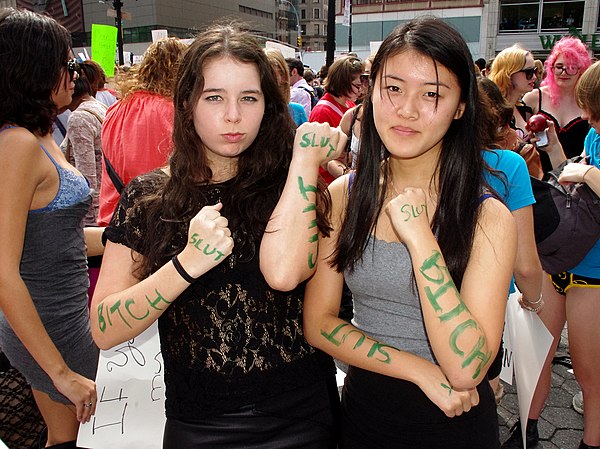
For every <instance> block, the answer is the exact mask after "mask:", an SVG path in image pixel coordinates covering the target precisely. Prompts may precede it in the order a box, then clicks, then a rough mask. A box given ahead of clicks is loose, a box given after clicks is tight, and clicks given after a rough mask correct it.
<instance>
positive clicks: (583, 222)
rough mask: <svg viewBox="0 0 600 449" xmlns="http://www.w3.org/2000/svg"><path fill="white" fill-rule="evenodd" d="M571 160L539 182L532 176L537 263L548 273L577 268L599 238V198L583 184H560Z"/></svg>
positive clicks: (577, 159) (578, 159) (579, 158)
mask: <svg viewBox="0 0 600 449" xmlns="http://www.w3.org/2000/svg"><path fill="white" fill-rule="evenodd" d="M581 160H582V158H581V157H580V156H578V157H575V158H572V159H569V160H567V161H566V162H564V163H563V164H561V165H560V166H559V167H557V168H556V169H555V170H552V171H551V172H549V173H548V179H547V180H545V181H540V180H539V179H536V178H534V177H531V178H530V179H531V187H532V189H533V195H534V196H535V201H536V202H535V204H534V205H533V218H534V232H535V243H536V246H537V250H538V254H539V257H540V262H541V263H542V267H543V268H544V271H546V273H548V274H558V273H562V272H564V271H569V270H570V269H572V268H574V267H575V266H577V265H578V264H579V263H580V262H581V261H582V260H583V259H584V258H585V256H586V255H587V253H588V252H589V251H590V250H591V249H592V247H593V246H594V245H595V244H596V241H597V240H598V237H600V198H598V195H596V194H595V193H594V191H593V190H592V189H591V188H590V187H589V186H588V185H586V184H585V183H570V184H566V185H561V184H559V183H558V177H559V176H560V173H561V172H562V170H563V168H564V167H565V165H567V164H569V163H571V162H579V161H581Z"/></svg>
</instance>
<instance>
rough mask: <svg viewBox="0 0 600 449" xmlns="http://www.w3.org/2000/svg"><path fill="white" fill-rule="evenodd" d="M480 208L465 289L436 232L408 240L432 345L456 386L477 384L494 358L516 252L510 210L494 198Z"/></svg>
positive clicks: (465, 387)
mask: <svg viewBox="0 0 600 449" xmlns="http://www.w3.org/2000/svg"><path fill="white" fill-rule="evenodd" d="M481 207H482V211H481V214H480V218H479V222H478V226H477V228H476V231H475V238H474V241H473V247H472V250H471V254H470V257H469V262H468V264H467V267H466V270H465V273H464V276H463V281H462V286H461V289H460V291H458V290H457V288H456V286H455V284H454V281H453V280H452V278H451V277H450V274H449V272H448V269H447V267H446V262H445V260H444V256H443V255H442V253H441V250H440V249H439V246H438V244H437V241H436V240H435V239H434V238H433V235H431V236H430V237H429V238H427V239H426V240H424V241H421V242H419V241H409V242H407V246H408V247H409V251H410V254H411V257H412V261H413V269H414V272H415V278H416V281H417V286H418V290H419V295H420V299H421V308H422V310H423V319H424V321H425V327H426V329H427V335H428V337H429V341H430V343H431V347H432V350H433V352H434V354H435V356H436V359H437V361H438V363H439V364H440V366H441V368H442V371H443V372H444V374H446V376H447V377H448V379H449V380H450V382H451V383H452V385H453V386H454V387H455V388H457V389H469V388H474V387H475V386H476V385H478V384H479V383H480V382H481V381H482V380H483V379H484V378H485V375H486V373H487V369H488V367H489V365H490V364H491V362H492V361H493V360H494V356H495V353H496V351H497V349H498V347H499V346H500V339H501V337H502V328H503V324H504V311H505V307H506V298H507V296H508V286H509V282H510V278H511V275H512V272H513V267H514V261H515V254H516V230H515V225H514V220H513V218H512V216H511V215H510V212H509V211H508V210H507V209H506V208H505V207H504V206H503V205H502V204H501V203H500V202H498V201H496V200H494V199H488V200H486V201H485V202H484V203H483V204H482V206H481Z"/></svg>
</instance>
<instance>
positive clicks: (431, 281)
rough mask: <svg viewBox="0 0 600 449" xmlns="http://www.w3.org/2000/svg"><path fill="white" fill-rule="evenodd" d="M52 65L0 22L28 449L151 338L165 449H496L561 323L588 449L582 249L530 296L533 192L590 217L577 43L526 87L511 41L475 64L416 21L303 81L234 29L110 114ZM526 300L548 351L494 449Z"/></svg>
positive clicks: (144, 80) (599, 290)
mask: <svg viewBox="0 0 600 449" xmlns="http://www.w3.org/2000/svg"><path fill="white" fill-rule="evenodd" d="M70 45H71V43H70V36H69V33H68V32H67V30H66V29H64V28H63V27H62V26H61V25H59V24H58V23H57V22H55V21H54V20H53V19H51V18H49V17H47V16H44V15H40V14H37V13H34V12H29V11H26V10H17V9H11V8H5V9H1V10H0V174H1V175H2V179H3V181H4V188H3V189H1V190H0V207H2V209H3V211H4V213H3V214H2V218H0V250H2V251H3V254H4V257H3V258H2V259H1V261H0V349H1V351H2V352H3V353H4V354H5V355H6V357H7V358H8V360H9V361H10V363H11V364H12V365H13V366H14V367H15V368H17V369H18V370H19V371H20V372H21V373H22V374H23V376H24V377H25V379H26V380H27V383H28V384H29V385H30V386H31V389H32V392H33V396H34V398H35V401H36V404H37V406H38V408H39V410H40V412H41V415H42V417H43V419H44V422H45V424H46V429H45V432H44V434H43V435H41V436H40V441H39V447H47V448H56V449H68V448H76V447H77V443H76V437H77V430H78V427H79V424H80V423H85V422H88V421H89V420H90V419H91V418H92V416H93V415H94V414H95V412H96V407H97V403H98V392H97V391H96V385H95V381H94V379H95V374H96V368H97V363H98V354H99V348H100V349H109V348H112V347H114V346H115V345H117V344H119V343H122V342H124V341H127V340H130V339H131V338H134V337H136V336H138V335H139V334H140V333H142V332H143V331H144V330H146V329H147V328H148V327H149V326H151V325H152V324H153V323H155V322H157V323H158V333H159V339H160V345H161V352H162V356H163V359H164V367H165V377H164V380H165V387H166V401H165V415H166V424H165V428H164V437H163V442H162V447H164V448H166V449H174V448H182V447H184V448H186V449H187V448H214V447H220V448H241V447H244V448H257V449H258V448H263V449H270V448H273V449H275V448H288V447H289V448H292V447H302V448H315V449H317V448H331V449H334V448H338V447H339V448H344V449H349V448H357V449H358V448H360V449H368V448H392V447H393V448H407V449H415V448H427V449H435V448H445V449H448V448H451V449H460V448H473V449H498V448H502V449H511V448H522V447H523V441H522V438H521V429H522V427H523V426H524V427H525V433H526V442H527V447H535V446H536V444H537V443H538V441H539V432H538V429H537V421H538V419H539V417H540V415H541V414H542V411H543V408H544V405H545V402H546V400H547V396H548V392H549V388H550V382H551V378H550V375H551V371H550V367H551V363H552V359H553V356H554V352H555V351H556V347H557V345H558V341H559V339H560V335H561V331H562V330H563V328H564V326H565V323H566V325H567V328H568V331H569V345H570V346H569V349H570V353H571V357H572V361H573V368H574V372H575V376H576V378H577V381H578V383H579V385H580V387H581V391H582V393H581V399H580V402H581V403H582V404H581V406H582V411H583V415H584V431H583V436H582V440H581V443H580V446H579V448H580V449H588V448H598V447H599V446H600V377H599V376H598V375H597V373H598V372H599V371H600V345H599V344H598V341H600V328H599V327H598V326H597V325H596V323H595V322H594V317H595V316H596V315H597V314H598V312H599V311H600V297H599V295H600V244H599V243H598V242H596V244H595V245H594V246H593V247H592V249H591V250H590V251H589V253H588V254H587V255H586V256H585V257H584V258H583V260H580V261H578V262H577V263H576V264H574V268H572V269H569V271H566V272H559V273H548V272H544V271H543V268H542V265H543V264H542V263H541V261H540V257H539V256H538V252H537V249H536V235H535V231H534V230H535V226H534V224H535V219H534V213H533V204H534V203H535V197H534V194H533V190H532V186H531V179H530V176H531V177H533V178H536V179H545V178H546V177H547V176H549V173H550V172H552V171H553V170H557V169H562V173H561V174H560V177H559V181H560V182H561V183H564V184H569V183H583V184H586V185H587V186H588V187H589V188H590V189H591V190H592V191H593V192H595V193H596V194H598V195H600V153H599V151H600V100H599V99H600V62H596V63H593V61H592V58H591V56H590V52H589V49H588V48H587V47H586V46H585V44H583V43H582V42H581V41H580V40H579V39H577V38H574V37H565V38H563V39H561V40H560V41H558V42H557V43H556V45H555V46H554V48H553V50H552V52H551V53H550V55H549V57H548V58H547V59H546V61H545V63H544V65H543V69H541V68H540V65H539V64H541V61H539V63H538V61H536V60H535V58H534V56H533V54H532V53H531V52H529V51H528V50H527V49H525V48H523V47H522V46H520V45H518V44H515V45H514V46H511V47H509V48H507V49H505V50H503V51H501V52H500V53H499V54H498V55H497V56H496V57H495V58H494V59H493V60H492V61H485V60H478V61H476V63H475V62H474V61H473V58H472V56H471V53H470V51H469V48H468V46H467V44H466V43H465V41H464V39H463V38H462V36H461V35H460V33H459V32H458V31H456V30H455V29H454V28H452V27H451V26H450V25H448V24H446V23H445V22H444V21H442V20H440V19H436V18H432V17H427V18H417V19H414V20H411V21H409V22H407V23H405V24H403V25H401V26H398V27H397V28H395V29H394V30H393V31H392V32H390V34H389V35H388V36H387V37H386V38H385V40H384V41H383V42H382V44H381V46H380V48H379V49H378V51H377V53H376V54H373V55H371V56H369V57H368V58H366V59H365V60H362V59H360V58H358V57H357V56H356V55H352V54H349V55H344V56H341V57H339V58H337V59H336V60H335V61H334V62H333V64H332V65H331V66H329V67H323V68H321V70H320V71H319V74H318V76H317V77H315V74H314V73H313V72H312V71H311V70H310V69H307V68H306V67H305V66H304V65H303V63H302V61H300V60H299V59H296V58H288V59H285V58H284V57H283V55H282V54H281V53H280V52H279V51H278V50H274V49H263V48H262V46H261V45H260V43H259V42H258V40H257V39H256V38H255V37H254V36H253V35H251V34H250V33H249V32H247V31H245V29H244V27H243V25H242V24H240V23H236V22H224V23H220V24H215V25H213V26H211V27H209V28H207V29H206V30H205V31H203V32H201V33H199V34H198V36H197V37H196V38H195V39H194V40H193V42H192V43H191V44H189V45H184V44H183V43H181V41H179V40H178V39H175V38H168V39H163V40H159V41H157V42H155V43H153V44H152V45H150V47H149V48H148V50H147V51H146V53H145V55H144V58H143V61H142V62H141V63H140V64H139V65H137V66H135V67H133V68H131V69H130V70H128V71H127V73H123V74H120V75H119V77H118V78H117V79H116V80H115V82H114V83H113V84H111V89H110V90H109V89H107V83H106V81H107V80H106V75H105V73H104V71H103V70H102V68H101V67H100V66H99V65H98V64H97V63H95V62H94V61H91V60H90V61H79V62H77V61H76V60H74V59H72V58H71V53H72V51H71V48H70ZM225 74H226V76H225ZM544 74H545V75H544ZM65 110H70V111H71V112H70V115H69V117H68V120H67V121H66V123H62V122H61V121H60V119H57V116H58V115H59V114H60V113H62V112H63V111H65ZM535 114H542V115H543V116H544V118H545V120H546V128H547V129H546V132H547V134H548V142H547V143H546V144H542V142H541V141H540V136H539V135H537V134H535V133H534V130H533V129H532V128H531V126H530V125H529V123H528V120H529V119H530V118H531V116H533V115H535ZM57 126H59V127H63V128H64V133H63V135H62V137H63V141H62V142H59V143H58V144H57V142H56V141H55V137H53V132H54V131H55V128H56V127H57ZM54 136H56V134H55V135H54ZM580 155H581V156H583V157H584V158H583V159H577V160H576V161H571V160H568V159H569V158H573V157H575V156H580ZM7 236H10V238H7ZM94 257H101V258H100V259H94ZM94 263H97V264H98V265H97V267H98V268H99V273H98V271H97V270H96V271H95V272H93V271H92V268H94V266H93V264H94ZM90 284H91V285H92V288H90ZM94 287H95V288H94ZM517 289H518V291H519V292H520V299H519V303H520V304H521V307H522V308H523V310H524V313H532V314H537V315H538V316H539V317H540V319H541V321H542V322H543V323H544V325H545V326H546V327H547V328H548V329H549V330H550V332H551V334H552V336H553V345H552V347H551V350H550V352H549V354H548V357H547V359H546V362H545V365H544V369H543V371H542V374H541V376H540V379H539V382H538V384H537V388H536V390H535V394H534V397H533V402H532V406H531V409H530V412H529V417H528V420H527V422H526V423H521V422H517V424H516V425H515V428H514V431H513V432H512V434H511V435H510V436H509V438H508V440H507V441H505V442H501V441H500V435H499V429H498V419H497V412H496V405H497V403H498V401H499V400H500V398H501V397H502V384H501V383H500V381H499V379H498V377H499V374H500V367H501V356H502V334H503V328H504V319H505V310H506V304H507V298H508V296H509V294H510V293H513V292H515V291H516V290H517ZM348 310H350V313H349V314H348V313H347V312H348ZM336 364H338V366H343V367H344V368H343V369H344V370H345V371H346V377H345V381H344V386H343V389H342V392H341V395H340V394H339V393H338V388H337V385H336Z"/></svg>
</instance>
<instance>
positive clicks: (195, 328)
mask: <svg viewBox="0 0 600 449" xmlns="http://www.w3.org/2000/svg"><path fill="white" fill-rule="evenodd" d="M160 178H161V175H159V174H158V172H153V173H150V174H148V175H143V176H141V177H139V178H137V179H136V180H134V181H133V182H132V183H131V184H130V185H129V187H128V188H127V189H126V191H125V192H124V194H123V197H122V199H121V202H120V203H119V205H118V206H117V210H116V213H115V215H114V216H113V220H112V222H111V224H110V226H109V228H108V229H107V238H108V239H109V240H111V241H114V242H116V243H122V244H125V245H126V246H129V247H131V248H133V249H134V250H135V249H136V247H137V246H138V245H137V244H136V240H137V239H140V238H142V236H143V235H144V234H145V232H144V227H145V225H144V223H145V221H144V211H143V210H141V209H140V208H138V207H136V206H135V205H136V200H137V199H139V197H140V196H141V195H143V193H144V192H147V191H148V190H149V189H150V190H152V189H154V188H159V185H160V182H159V180H160ZM163 178H164V176H163ZM228 187H229V183H223V184H215V185H208V186H203V187H200V188H201V189H203V193H204V197H205V198H206V200H207V202H206V204H214V202H216V201H219V200H220V201H223V203H224V208H225V206H226V201H227V189H228ZM202 206H203V205H198V210H199V209H200V208H201V207H202ZM180 227H181V229H180V230H179V232H178V235H177V238H176V239H175V243H174V246H175V247H177V248H181V247H183V245H184V244H185V239H186V237H187V228H188V223H187V222H182V223H181V224H180ZM243 234H244V232H243V229H236V230H233V237H234V242H235V246H234V250H233V254H232V255H231V256H230V257H228V258H227V259H226V260H225V261H224V262H223V263H221V264H220V265H218V266H216V267H215V268H213V269H212V270H211V271H209V272H208V273H206V274H205V275H203V276H201V277H200V278H199V279H198V280H197V281H196V282H195V283H194V284H192V285H191V286H190V287H189V288H188V289H187V290H185V291H184V292H183V293H182V294H181V295H180V296H179V297H178V298H177V299H176V300H175V301H174V302H173V304H171V306H169V309H168V310H167V311H166V312H165V313H164V314H163V315H162V316H161V318H160V319H159V331H160V338H161V347H162V353H163V358H164V362H165V384H166V388H167V404H166V406H167V417H181V418H183V419H185V420H190V419H193V418H194V417H195V416H196V417H201V416H207V415H211V414H216V413H220V412H222V411H226V410H231V409H235V408H236V407H240V406H242V405H245V404H248V403H252V402H254V401H257V400H260V399H263V398H266V397H269V396H271V395H273V394H276V392H280V391H285V390H289V389H292V388H295V387H298V386H300V385H307V384H309V383H311V382H312V381H314V380H315V379H319V378H321V379H322V378H323V377H324V376H325V370H324V369H323V367H324V364H323V363H320V362H319V360H317V357H316V353H315V350H314V349H313V348H312V347H310V346H309V345H308V343H307V342H306V340H305V338H304V334H303V331H302V300H303V294H304V285H303V284H302V285H300V286H298V287H297V288H296V289H295V290H293V291H291V292H279V291H275V290H272V289H271V288H270V287H269V285H268V284H267V282H266V281H265V279H264V277H263V276H262V274H261V272H260V268H259V263H258V250H257V248H258V245H259V244H260V242H253V241H250V242H247V241H246V242H243V241H244V239H243V238H242V236H243ZM167 260H168V258H167ZM167 260H165V263H166V261H167Z"/></svg>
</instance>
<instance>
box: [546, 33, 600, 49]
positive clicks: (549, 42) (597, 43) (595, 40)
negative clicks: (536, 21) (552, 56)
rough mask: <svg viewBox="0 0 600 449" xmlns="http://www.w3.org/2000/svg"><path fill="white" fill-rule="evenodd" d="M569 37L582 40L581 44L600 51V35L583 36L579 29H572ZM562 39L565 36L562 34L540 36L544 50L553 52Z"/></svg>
mask: <svg viewBox="0 0 600 449" xmlns="http://www.w3.org/2000/svg"><path fill="white" fill-rule="evenodd" d="M568 35H569V36H573V37H577V38H579V39H581V42H583V43H584V44H586V45H587V46H588V47H590V48H591V49H592V50H600V34H581V33H580V32H579V30H578V29H577V28H570V29H569V34H568ZM562 37H564V36H563V35H561V34H545V35H540V41H541V42H542V48H543V49H544V50H552V47H554V44H555V43H556V42H558V41H559V40H560V39H561V38H562Z"/></svg>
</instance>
